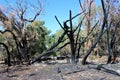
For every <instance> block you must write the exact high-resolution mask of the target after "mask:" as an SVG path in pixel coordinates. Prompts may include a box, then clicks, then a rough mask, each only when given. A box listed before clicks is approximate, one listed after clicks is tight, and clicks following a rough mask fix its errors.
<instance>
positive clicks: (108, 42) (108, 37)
mask: <svg viewBox="0 0 120 80" xmlns="http://www.w3.org/2000/svg"><path fill="white" fill-rule="evenodd" d="M109 39H110V36H109V29H108V30H107V47H108V61H107V64H108V63H111V59H112V54H111V47H110V41H109Z"/></svg>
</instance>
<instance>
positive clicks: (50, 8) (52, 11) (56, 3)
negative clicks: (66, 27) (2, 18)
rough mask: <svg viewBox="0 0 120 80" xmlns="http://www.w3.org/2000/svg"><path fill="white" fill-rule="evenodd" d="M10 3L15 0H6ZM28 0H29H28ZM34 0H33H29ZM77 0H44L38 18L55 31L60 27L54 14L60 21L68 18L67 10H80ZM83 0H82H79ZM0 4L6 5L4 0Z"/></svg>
mask: <svg viewBox="0 0 120 80" xmlns="http://www.w3.org/2000/svg"><path fill="white" fill-rule="evenodd" d="M8 1H9V2H10V3H11V4H15V1H16V0H8ZM29 1H30V0H29ZM31 1H34V0H31ZM78 1H79V0H46V3H45V6H44V15H42V16H41V17H40V20H44V21H45V26H46V27H47V28H48V29H49V30H51V31H52V33H55V32H56V30H58V29H60V26H59V24H58V23H57V21H56V20H55V17H54V16H55V15H56V16H57V17H58V19H59V20H60V22H61V23H62V22H63V21H65V20H66V19H68V18H69V11H70V10H71V11H72V13H73V15H75V14H77V13H79V12H80V7H79V2H78ZM81 1H83V0H81ZM96 1H97V4H100V0H96ZM0 5H4V6H6V5H7V3H6V2H5V0H0Z"/></svg>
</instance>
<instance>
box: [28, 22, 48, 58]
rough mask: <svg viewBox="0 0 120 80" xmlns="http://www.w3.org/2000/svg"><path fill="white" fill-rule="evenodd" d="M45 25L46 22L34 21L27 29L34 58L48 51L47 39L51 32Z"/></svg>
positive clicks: (30, 50)
mask: <svg viewBox="0 0 120 80" xmlns="http://www.w3.org/2000/svg"><path fill="white" fill-rule="evenodd" d="M44 24H45V22H44V21H34V22H33V23H31V24H30V25H28V27H27V36H29V37H31V38H30V39H31V41H30V42H29V48H30V49H29V52H30V53H31V55H32V56H37V55H39V54H41V53H42V52H43V51H45V50H46V49H47V39H48V38H49V33H50V31H49V30H47V28H46V27H45V26H44Z"/></svg>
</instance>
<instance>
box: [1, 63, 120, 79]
mask: <svg viewBox="0 0 120 80" xmlns="http://www.w3.org/2000/svg"><path fill="white" fill-rule="evenodd" d="M99 65H100V68H99ZM101 66H102V67H101ZM117 71H118V74H116V72H117ZM119 72H120V63H117V64H95V63H90V64H87V65H84V66H83V65H81V64H80V63H78V64H76V65H73V64H67V63H62V61H60V63H58V62H45V63H35V64H32V65H30V66H26V65H22V66H12V67H9V68H8V67H7V66H5V65H4V66H3V65H1V66H0V80H120V76H119Z"/></svg>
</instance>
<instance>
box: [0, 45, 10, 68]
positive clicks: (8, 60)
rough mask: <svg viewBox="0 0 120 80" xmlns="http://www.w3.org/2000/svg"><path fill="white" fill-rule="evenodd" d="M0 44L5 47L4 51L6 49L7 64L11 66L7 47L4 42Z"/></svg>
mask: <svg viewBox="0 0 120 80" xmlns="http://www.w3.org/2000/svg"><path fill="white" fill-rule="evenodd" d="M0 45H3V46H4V47H5V49H6V51H7V64H8V66H11V61H10V52H9V50H8V47H7V46H6V44H4V43H0Z"/></svg>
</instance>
